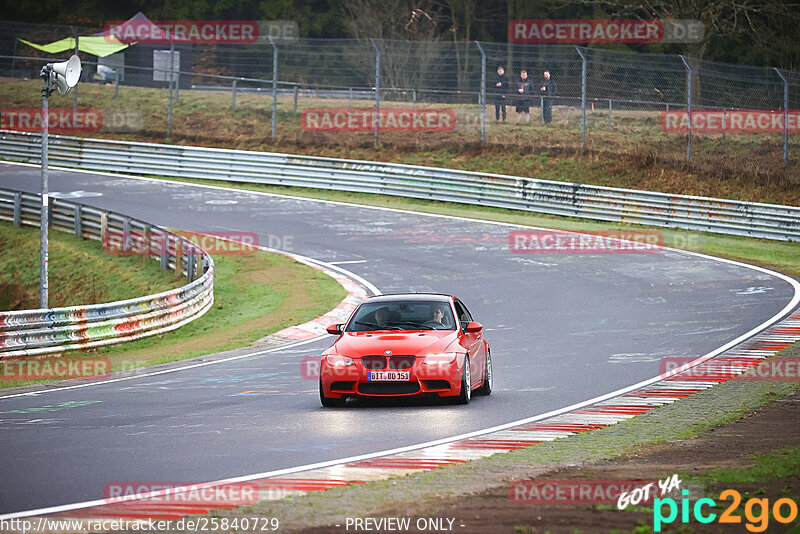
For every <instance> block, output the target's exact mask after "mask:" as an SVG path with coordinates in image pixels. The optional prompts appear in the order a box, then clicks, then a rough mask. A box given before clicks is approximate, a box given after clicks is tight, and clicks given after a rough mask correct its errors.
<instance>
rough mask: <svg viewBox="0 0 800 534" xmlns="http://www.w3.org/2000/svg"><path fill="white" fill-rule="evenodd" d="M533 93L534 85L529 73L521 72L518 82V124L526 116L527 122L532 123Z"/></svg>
mask: <svg viewBox="0 0 800 534" xmlns="http://www.w3.org/2000/svg"><path fill="white" fill-rule="evenodd" d="M532 93H533V83H532V82H531V81H530V80H529V79H528V71H527V70H525V69H522V70H521V71H519V80H517V124H519V123H520V122H521V121H522V115H525V122H526V123H528V122H531V94H532Z"/></svg>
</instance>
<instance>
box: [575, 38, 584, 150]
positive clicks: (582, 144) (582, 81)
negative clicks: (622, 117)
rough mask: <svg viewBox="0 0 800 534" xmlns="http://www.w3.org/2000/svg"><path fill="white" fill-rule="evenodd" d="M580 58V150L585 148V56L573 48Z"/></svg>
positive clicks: (577, 48)
mask: <svg viewBox="0 0 800 534" xmlns="http://www.w3.org/2000/svg"><path fill="white" fill-rule="evenodd" d="M575 50H577V51H578V54H579V55H580V56H581V148H583V147H584V146H586V56H584V55H583V52H581V49H580V48H579V47H577V46H576V47H575Z"/></svg>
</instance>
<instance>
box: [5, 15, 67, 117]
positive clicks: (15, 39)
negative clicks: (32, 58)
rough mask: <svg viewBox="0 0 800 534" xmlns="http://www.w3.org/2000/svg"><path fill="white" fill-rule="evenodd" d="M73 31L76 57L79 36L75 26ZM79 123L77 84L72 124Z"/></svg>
mask: <svg viewBox="0 0 800 534" xmlns="http://www.w3.org/2000/svg"><path fill="white" fill-rule="evenodd" d="M69 28H70V29H71V30H72V35H73V36H74V37H75V55H76V56H77V55H78V51H79V48H78V39H80V37H79V36H78V34H77V32H76V31H75V28H74V27H73V26H70V27H69ZM15 40H16V39H15ZM76 122H78V85H77V84H76V85H75V87H73V88H72V124H75V123H76Z"/></svg>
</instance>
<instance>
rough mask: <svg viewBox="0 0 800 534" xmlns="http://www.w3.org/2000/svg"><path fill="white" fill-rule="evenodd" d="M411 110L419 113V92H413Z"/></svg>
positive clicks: (413, 90)
mask: <svg viewBox="0 0 800 534" xmlns="http://www.w3.org/2000/svg"><path fill="white" fill-rule="evenodd" d="M411 110H412V111H417V90H416V89H412V90H411Z"/></svg>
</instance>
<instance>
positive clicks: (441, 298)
mask: <svg viewBox="0 0 800 534" xmlns="http://www.w3.org/2000/svg"><path fill="white" fill-rule="evenodd" d="M452 298H453V297H452V296H450V295H446V294H444V293H393V294H388V295H378V296H375V297H369V298H368V299H366V300H365V302H397V301H408V300H412V301H423V300H427V301H431V300H432V301H435V302H450V300H451V299H452Z"/></svg>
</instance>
